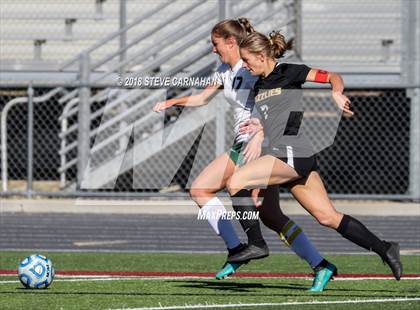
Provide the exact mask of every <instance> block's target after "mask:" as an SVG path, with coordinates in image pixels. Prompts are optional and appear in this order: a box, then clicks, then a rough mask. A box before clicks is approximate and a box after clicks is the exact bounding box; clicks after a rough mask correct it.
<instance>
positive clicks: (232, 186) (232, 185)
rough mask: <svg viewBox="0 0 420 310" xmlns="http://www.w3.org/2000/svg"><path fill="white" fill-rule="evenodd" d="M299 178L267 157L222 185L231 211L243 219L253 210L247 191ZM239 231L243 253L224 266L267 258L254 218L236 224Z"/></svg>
mask: <svg viewBox="0 0 420 310" xmlns="http://www.w3.org/2000/svg"><path fill="white" fill-rule="evenodd" d="M297 178H299V175H298V174H297V172H296V171H295V170H294V169H293V168H291V167H290V166H288V165H287V164H286V163H284V162H283V161H281V160H280V159H277V158H275V157H273V156H271V155H265V156H262V157H260V158H258V159H256V160H254V161H252V162H250V163H247V164H246V165H245V166H243V167H241V168H240V169H239V170H238V171H236V172H235V173H234V174H233V175H232V177H231V178H230V179H229V181H228V182H227V184H226V188H227V190H228V191H229V194H230V195H231V198H232V206H233V208H234V210H235V211H237V212H242V213H241V214H242V215H245V212H246V211H248V212H247V215H248V214H250V213H251V211H253V210H255V206H254V203H253V201H252V198H251V192H250V190H248V189H253V188H265V187H267V185H270V184H282V183H286V182H288V181H290V180H293V179H297ZM240 224H241V225H242V228H243V229H244V231H246V233H247V236H248V246H247V247H246V249H244V250H243V251H241V252H240V253H237V254H235V255H233V256H231V257H229V259H228V262H231V263H232V262H233V263H237V262H242V261H245V260H250V259H259V258H263V257H266V256H268V254H269V253H268V247H267V245H266V243H265V241H264V239H263V237H262V233H261V229H260V224H259V221H258V219H257V218H254V219H248V220H246V221H244V220H242V221H240Z"/></svg>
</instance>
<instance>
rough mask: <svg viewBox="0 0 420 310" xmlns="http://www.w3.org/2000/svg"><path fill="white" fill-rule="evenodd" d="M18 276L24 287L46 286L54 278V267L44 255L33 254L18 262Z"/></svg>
mask: <svg viewBox="0 0 420 310" xmlns="http://www.w3.org/2000/svg"><path fill="white" fill-rule="evenodd" d="M18 276H19V280H20V282H21V283H22V284H23V286H25V287H26V288H47V287H48V286H50V285H51V283H52V281H53V279H54V267H53V264H52V262H51V261H50V260H49V259H48V258H46V257H45V256H42V255H39V254H33V255H31V256H28V257H26V258H25V259H24V260H23V261H22V262H21V263H20V265H19V269H18Z"/></svg>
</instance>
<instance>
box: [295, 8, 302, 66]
mask: <svg viewBox="0 0 420 310" xmlns="http://www.w3.org/2000/svg"><path fill="white" fill-rule="evenodd" d="M294 15H295V31H294V42H293V43H294V52H295V55H296V57H297V58H298V59H300V60H302V59H303V51H302V39H303V38H302V34H303V31H302V23H303V14H302V0H296V1H295V3H294Z"/></svg>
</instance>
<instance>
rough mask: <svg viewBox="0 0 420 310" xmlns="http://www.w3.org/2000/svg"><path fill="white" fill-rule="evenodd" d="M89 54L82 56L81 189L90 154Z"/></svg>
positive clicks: (79, 146)
mask: <svg viewBox="0 0 420 310" xmlns="http://www.w3.org/2000/svg"><path fill="white" fill-rule="evenodd" d="M89 63H90V61H89V54H87V53H83V54H82V55H81V57H80V82H81V85H80V87H79V113H78V123H79V128H78V136H77V141H78V148H77V157H78V162H77V188H78V189H81V185H82V181H83V177H84V175H85V172H86V169H87V167H88V160H89V154H90V137H89V132H90V102H89V99H90V88H89V86H88V84H89V75H90V68H89V66H90V65H89Z"/></svg>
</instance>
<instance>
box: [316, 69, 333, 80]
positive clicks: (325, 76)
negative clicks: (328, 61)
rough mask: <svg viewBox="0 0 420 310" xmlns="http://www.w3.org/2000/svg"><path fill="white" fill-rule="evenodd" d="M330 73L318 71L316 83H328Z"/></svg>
mask: <svg viewBox="0 0 420 310" xmlns="http://www.w3.org/2000/svg"><path fill="white" fill-rule="evenodd" d="M329 74H330V73H329V72H328V71H324V70H316V73H315V82H317V83H328V75H329Z"/></svg>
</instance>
